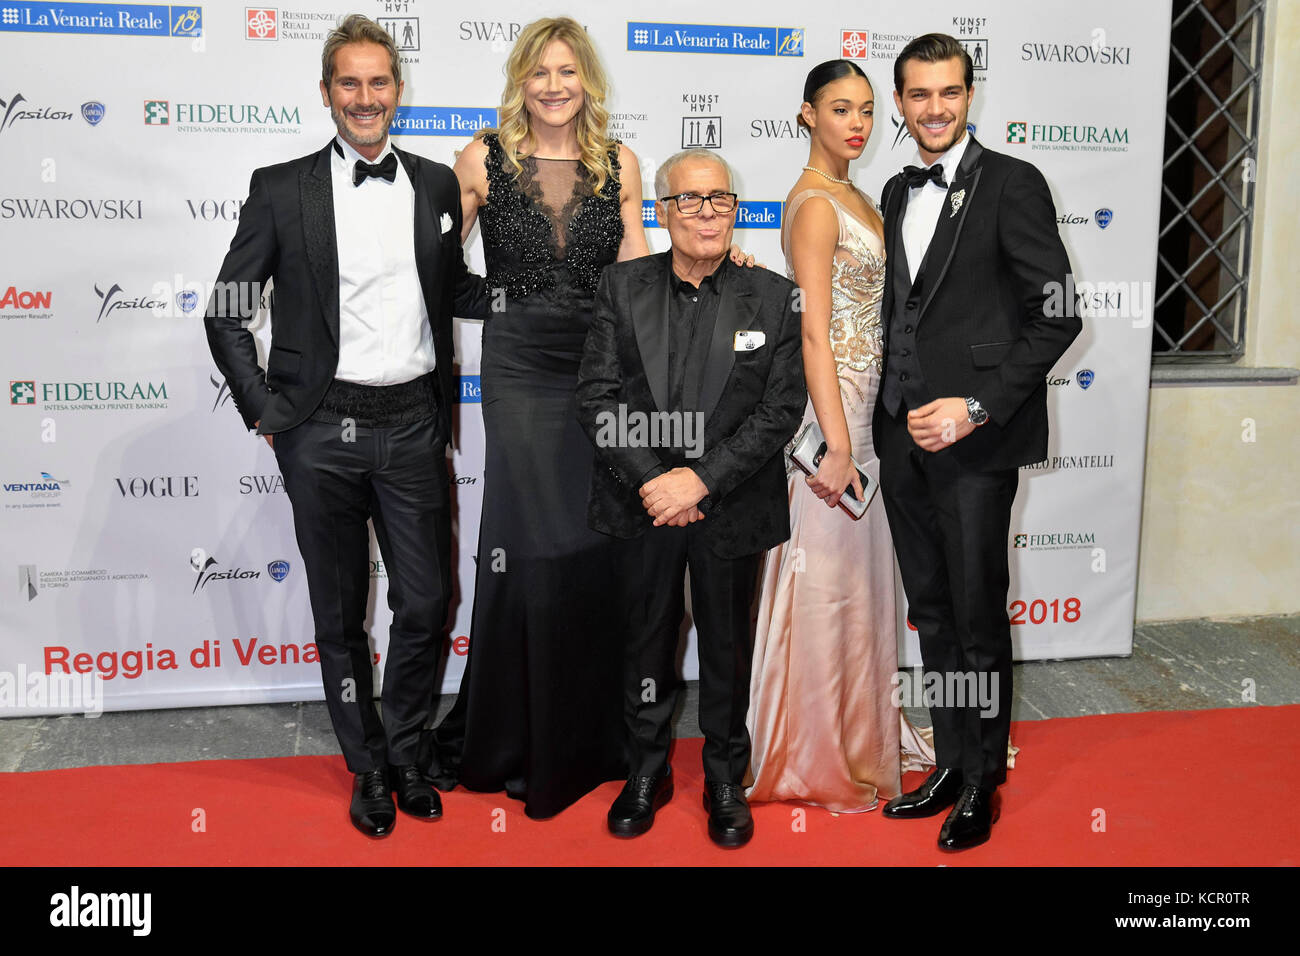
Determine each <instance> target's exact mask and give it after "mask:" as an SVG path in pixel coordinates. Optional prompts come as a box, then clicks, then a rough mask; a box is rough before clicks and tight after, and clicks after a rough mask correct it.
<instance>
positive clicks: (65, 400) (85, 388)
mask: <svg viewBox="0 0 1300 956" xmlns="http://www.w3.org/2000/svg"><path fill="white" fill-rule="evenodd" d="M9 403H10V404H11V405H31V406H35V405H37V404H39V405H41V406H42V407H43V408H44V409H45V411H47V412H77V411H138V410H141V409H159V408H166V407H167V383H166V382H163V381H158V382H150V381H141V380H137V381H99V382H32V381H27V382H17V381H14V382H10V384H9Z"/></svg>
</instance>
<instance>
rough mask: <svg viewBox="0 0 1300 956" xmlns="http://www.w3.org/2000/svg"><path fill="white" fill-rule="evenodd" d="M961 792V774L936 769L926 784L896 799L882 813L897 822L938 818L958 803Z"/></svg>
mask: <svg viewBox="0 0 1300 956" xmlns="http://www.w3.org/2000/svg"><path fill="white" fill-rule="evenodd" d="M960 792H961V772H960V771H958V770H951V769H945V768H943V767H936V768H935V769H934V771H933V772H932V773H931V774H930V776H928V777H926V778H925V783H923V784H921V785H920V786H919V787H917V788H916V789H915V790H912V791H910V792H908V793H904V794H902V795H901V796H897V797H894V799H893V800H890V801H889V802H888V803H887V804H885V809H884V810H882V811H881V813H883V814H884V815H885V816H887V817H893V818H894V819H896V820H915V819H919V818H920V817H933V816H937V815H938V814H940V813H943V811H945V810H947V809H948V808H949V807H950V806H952V805H953V804H954V803H956V802H957V794H958V793H960Z"/></svg>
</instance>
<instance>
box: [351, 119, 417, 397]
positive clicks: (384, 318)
mask: <svg viewBox="0 0 1300 956" xmlns="http://www.w3.org/2000/svg"><path fill="white" fill-rule="evenodd" d="M335 142H336V143H338V144H339V146H340V147H342V149H343V155H342V156H340V155H339V151H338V150H337V149H332V150H330V159H331V165H330V171H331V182H332V185H333V191H334V234H335V237H336V241H337V245H338V256H339V366H338V371H337V372H335V378H339V379H342V380H343V381H345V382H354V383H356V384H358V385H398V384H401V383H402V382H409V381H411V380H412V379H415V378H419V377H420V376H421V375H424V374H425V373H427V372H431V371H433V368H434V364H435V358H434V351H433V333H432V332H431V331H430V329H429V314H428V311H427V310H426V309H425V306H424V294H423V290H422V289H421V288H420V276H419V273H418V272H416V269H415V189H414V187H413V186H412V185H411V180H410V178H409V177H408V176H407V175H406V168H405V167H404V166H403V165H402V163H401V161H400V160H399V161H398V163H397V176H396V178H395V179H394V180H393V181H392V182H391V183H390V182H387V181H386V180H383V179H377V178H374V177H370V178H368V179H364V180H362V182H361V185H359V186H354V185H353V182H352V172H353V169H354V168H355V166H356V162H357V160H363V161H365V160H364V157H363V156H362V155H361V154H360V153H358V152H357V151H356V150H355V149H353V148H352V147H351V146H350V145H349V144H347V143H345V142H343V140H342V139H341V138H339V137H336V138H335ZM392 150H393V147H392V143H385V144H384V150H383V152H382V153H380V154H379V156H378V157H376V159H375V162H376V163H379V162H381V161H382V160H383V159H384V157H385V156H387V155H388V154H389V153H391V152H392Z"/></svg>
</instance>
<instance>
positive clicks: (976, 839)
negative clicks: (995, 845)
mask: <svg viewBox="0 0 1300 956" xmlns="http://www.w3.org/2000/svg"><path fill="white" fill-rule="evenodd" d="M995 792H996V791H995V790H994V789H993V788H992V787H977V786H975V785H974V784H968V785H967V786H964V787H962V788H961V793H960V794H959V795H958V797H957V804H956V806H954V807H953V808H952V812H951V813H949V814H948V819H946V820H944V821H943V826H942V827H941V828H940V830H939V849H941V850H965V849H967V848H968V847H972V846H979V845H980V844H981V843H984V842H986V841H987V840H988V838H989V832H990V831H991V830H992V829H993V821H994V820H996V819H997V818H998V808H997V806H996V805H995V799H994V794H995Z"/></svg>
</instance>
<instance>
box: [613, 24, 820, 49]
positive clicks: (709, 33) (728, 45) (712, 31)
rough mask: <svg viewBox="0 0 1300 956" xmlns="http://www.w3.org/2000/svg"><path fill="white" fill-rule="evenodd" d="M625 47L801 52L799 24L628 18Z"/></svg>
mask: <svg viewBox="0 0 1300 956" xmlns="http://www.w3.org/2000/svg"><path fill="white" fill-rule="evenodd" d="M627 48H628V49H629V50H632V51H635V52H638V53H727V54H737V55H742V56H803V50H804V31H803V27H746V26H726V25H721V24H707V23H647V22H642V21H639V20H629V21H628V24H627Z"/></svg>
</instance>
